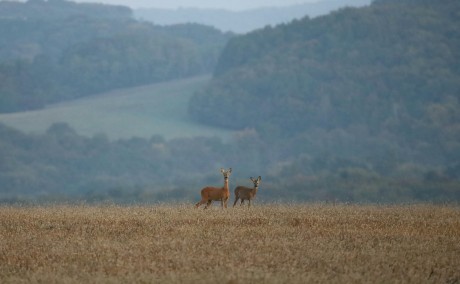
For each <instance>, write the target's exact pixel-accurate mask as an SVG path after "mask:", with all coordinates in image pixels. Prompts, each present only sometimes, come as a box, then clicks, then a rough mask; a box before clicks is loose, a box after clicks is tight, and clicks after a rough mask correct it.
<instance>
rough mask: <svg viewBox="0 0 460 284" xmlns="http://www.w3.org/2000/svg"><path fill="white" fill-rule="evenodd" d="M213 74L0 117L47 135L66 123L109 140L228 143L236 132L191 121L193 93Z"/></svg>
mask: <svg viewBox="0 0 460 284" xmlns="http://www.w3.org/2000/svg"><path fill="white" fill-rule="evenodd" d="M209 79H210V77H209V76H199V77H193V78H189V79H182V80H175V81H170V82H166V83H157V84H151V85H146V86H141V87H135V88H127V89H120V90H116V91H111V92H107V93H102V94H100V95H95V96H91V97H86V98H82V99H78V100H73V101H68V102H64V103H58V104H52V105H49V106H48V107H46V108H44V109H42V110H36V111H27V112H17V113H9V114H0V123H3V124H5V125H8V126H11V127H14V128H17V129H19V130H21V131H24V132H29V133H43V132H45V131H46V130H47V129H48V128H49V127H50V126H51V125H52V124H54V123H57V122H65V123H67V124H68V125H69V126H70V127H72V128H74V129H75V130H76V131H77V132H78V133H79V134H81V135H86V136H92V135H95V134H97V133H105V134H107V136H108V137H109V138H110V139H119V138H131V137H133V136H137V137H143V138H150V137H151V136H152V135H160V136H162V137H164V138H166V139H172V138H177V137H192V136H207V137H210V136H218V137H220V138H223V139H224V140H225V139H227V138H229V137H230V136H231V133H232V132H231V131H228V130H225V129H219V128H215V127H209V126H206V125H202V124H198V123H196V122H194V121H193V120H191V119H189V117H188V115H187V106H188V101H189V99H190V97H191V96H192V94H193V92H194V91H195V90H197V89H198V88H200V87H202V86H203V85H204V84H206V83H207V82H208V81H209Z"/></svg>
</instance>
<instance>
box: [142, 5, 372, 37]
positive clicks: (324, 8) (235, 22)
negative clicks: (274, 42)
mask: <svg viewBox="0 0 460 284" xmlns="http://www.w3.org/2000/svg"><path fill="white" fill-rule="evenodd" d="M370 3H371V0H323V1H318V2H315V3H305V4H299V5H293V6H288V7H266V8H259V9H253V10H247V11H228V10H219V9H196V8H179V9H176V10H168V9H154V8H145V9H136V10H134V16H135V17H136V18H137V19H141V20H147V21H151V22H153V23H155V24H158V25H171V24H177V23H200V24H204V25H209V26H213V27H216V28H218V29H220V30H222V31H232V32H236V33H246V32H249V31H252V30H255V29H259V28H263V27H265V26H267V25H276V24H281V23H286V22H290V21H292V20H294V19H300V18H303V17H305V16H309V17H316V16H320V15H325V14H327V13H329V12H331V11H333V10H337V9H339V8H342V7H346V6H349V7H361V6H365V5H369V4H370Z"/></svg>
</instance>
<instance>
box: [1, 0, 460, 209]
mask: <svg viewBox="0 0 460 284" xmlns="http://www.w3.org/2000/svg"><path fill="white" fill-rule="evenodd" d="M48 2H49V3H46V5H52V3H53V2H56V1H48ZM57 2H59V3H60V4H63V3H61V2H62V1H57ZM36 3H39V4H40V5H45V4H44V3H43V2H42V1H38V2H37V1H31V2H30V3H29V2H27V3H26V4H20V5H25V6H27V5H36ZM64 4H66V3H64ZM66 5H70V4H69V3H67V4H66ZM72 5H73V4H72ZM80 5H81V4H78V5H76V6H75V7H83V6H80ZM116 11H118V10H116ZM123 11H124V10H121V11H118V12H115V11H113V12H112V13H115V14H117V13H122V14H124V13H125V12H123ZM80 17H82V16H78V17H74V18H73V20H69V21H71V22H69V23H68V25H64V24H63V23H62V22H61V23H60V24H59V28H58V27H57V26H55V27H54V28H51V26H52V25H54V23H55V22H50V23H47V22H43V23H42V24H43V26H41V24H40V22H33V23H34V26H35V27H41V29H45V28H46V29H48V28H49V29H51V30H54V31H56V32H57V31H62V30H61V29H62V28H64V27H66V26H67V27H68V28H70V27H72V28H75V26H73V24H71V23H73V21H77V22H78V21H81V22H83V23H81V24H82V25H90V24H91V25H95V27H92V28H90V29H89V30H90V31H91V33H96V32H101V33H102V34H104V36H94V37H93V36H88V35H87V34H86V33H82V35H80V36H73V38H77V39H78V38H79V39H84V38H85V37H86V39H85V40H82V41H81V42H77V43H72V44H70V43H71V41H72V40H73V39H72V40H71V39H69V40H67V41H64V43H65V42H67V43H69V46H65V47H60V48H59V49H53V48H52V47H53V46H54V47H56V46H59V45H57V44H54V45H46V44H39V43H38V42H39V41H35V44H32V45H29V44H30V42H27V41H24V40H18V41H17V42H16V45H15V46H16V48H10V49H9V50H10V51H11V52H12V51H15V52H19V53H20V54H21V56H17V57H18V58H20V60H19V59H18V60H15V61H3V63H2V64H1V70H3V71H1V72H0V81H1V84H0V86H1V89H2V90H1V91H0V92H1V93H0V94H1V95H0V98H1V99H2V102H1V103H0V106H1V107H3V106H7V104H6V102H9V101H8V100H13V99H14V100H15V101H12V102H10V107H9V108H7V109H6V110H8V111H11V110H13V109H14V108H13V106H16V107H17V106H21V107H24V106H25V105H27V104H25V102H28V103H31V102H33V101H32V100H31V98H36V99H37V100H38V102H36V103H35V102H34V104H32V105H31V106H35V107H36V106H37V105H40V103H44V102H49V101H55V100H58V99H64V98H63V97H62V96H64V94H65V95H67V96H70V97H75V96H81V95H87V94H89V93H91V92H95V91H98V90H102V89H105V88H111V87H120V86H122V85H131V84H141V83H143V82H144V81H146V80H151V79H152V78H155V80H160V79H159V78H161V79H167V78H170V77H169V76H177V77H180V76H188V75H189V73H187V70H188V69H187V68H186V67H187V66H191V65H192V66H193V62H194V61H193V60H191V59H190V58H195V59H197V58H198V59H197V60H198V61H197V64H198V65H199V66H207V67H206V68H205V67H202V69H200V68H198V69H195V67H194V68H193V70H201V71H203V70H206V71H209V70H211V69H213V66H216V67H215V72H214V77H213V79H212V80H211V82H210V83H209V85H208V86H207V87H205V88H204V89H203V90H201V91H199V92H198V93H196V94H195V95H194V97H193V98H192V100H191V102H190V105H189V114H190V116H191V117H192V118H193V119H195V120H197V121H199V122H201V123H204V124H209V125H215V126H218V127H224V128H231V129H235V130H237V131H236V134H235V136H234V137H233V139H231V140H230V141H225V142H224V141H222V140H220V139H218V138H203V137H196V138H182V139H172V140H165V139H164V138H163V137H161V136H159V135H155V133H152V137H151V138H150V139H144V138H132V139H120V140H116V141H110V140H109V139H108V138H107V136H106V135H104V134H98V135H95V136H93V137H85V136H81V135H79V134H78V133H76V132H75V131H74V130H73V129H72V128H71V127H70V126H69V125H66V124H62V123H58V124H54V125H53V126H51V127H50V128H49V129H48V131H47V132H46V133H44V134H24V133H21V132H19V131H17V130H14V129H11V128H9V127H7V126H4V125H1V124H0V157H1V159H0V184H1V187H0V202H27V201H53V200H54V201H62V200H86V201H97V202H99V201H115V202H151V201H167V200H183V201H187V202H190V203H191V202H192V201H195V200H197V199H198V192H199V189H200V188H201V187H203V186H204V185H219V184H222V177H221V175H220V174H219V168H221V167H226V168H227V167H232V168H233V169H234V172H233V174H232V177H231V181H230V183H231V187H234V186H235V185H236V184H243V185H248V186H249V185H250V181H249V179H248V178H249V176H258V175H261V176H262V183H261V187H260V189H259V193H258V197H257V198H258V199H259V200H265V201H344V202H417V201H432V202H459V201H460V106H459V99H460V97H459V96H460V29H459V27H460V23H459V21H460V2H458V1H456V0H442V1H439V0H398V1H396V0H378V1H375V2H374V3H373V4H372V5H371V6H369V7H365V8H359V9H358V8H346V9H341V10H339V11H336V12H333V13H331V14H329V15H326V16H322V17H318V18H315V19H310V18H308V17H306V18H303V19H302V20H296V21H293V22H291V23H289V24H283V25H279V26H276V27H266V28H264V29H261V30H257V31H254V32H251V33H248V34H246V35H241V36H236V37H231V38H230V35H225V34H221V33H220V32H216V31H215V30H213V29H211V28H207V27H202V26H195V25H182V26H173V27H162V28H158V27H155V26H152V25H149V24H145V23H139V22H136V21H133V20H132V19H130V18H129V16H127V15H126V16H120V15H118V16H117V17H115V18H116V20H115V22H116V21H121V22H118V23H123V24H120V26H121V27H120V29H116V30H115V31H114V32H113V34H110V28H109V27H111V25H108V24H107V22H104V21H106V20H107V19H97V20H96V19H91V17H90V16H88V18H84V20H81V18H80ZM1 21H20V20H19V19H6V18H5V17H3V18H1ZM110 21H114V20H113V19H110ZM56 23H57V22H56ZM97 23H99V24H100V25H98V24H97ZM28 24H29V23H28V21H26V20H25V21H24V23H23V24H21V25H20V24H15V25H11V29H12V28H13V27H14V28H20V27H23V28H24V29H25V30H27V29H28V28H30V26H28ZM48 25H51V26H48ZM4 27H5V26H4V25H3V24H2V25H0V29H3V28H4ZM96 27H99V28H100V29H97V28H96ZM11 29H10V30H11ZM107 29H108V30H107ZM78 30H80V29H78ZM206 30H207V31H208V32H204V31H206ZM80 31H81V30H80ZM85 31H87V30H85ZM202 32H203V33H202ZM47 34H50V37H48V40H50V41H51V40H56V41H57V40H58V39H59V37H62V36H64V37H65V36H67V34H60V33H59V32H57V33H55V34H54V33H49V32H48V31H47ZM151 34H158V36H154V37H150V36H146V35H151ZM51 35H53V36H51ZM141 35H142V36H141ZM213 36H214V37H215V38H213ZM30 38H34V37H32V36H31V37H27V39H30ZM36 38H37V39H38V38H40V39H41V38H42V37H41V36H40V37H39V36H38V35H36ZM24 39H25V38H24ZM168 39H169V40H171V41H169V40H168ZM1 40H2V39H1V38H0V41H1ZM157 41H158V44H159V45H158V44H156V42H157ZM227 41H228V44H226V45H225V48H224V49H223V52H222V55H221V56H220V58H219V59H218V52H219V46H223V45H224V43H225V42H227ZM14 42H15V41H8V43H9V44H13V43H14ZM64 43H62V44H64ZM5 44H6V43H2V45H5ZM163 44H164V45H163ZM170 44H171V45H172V46H173V47H177V48H172V47H171V45H170ZM175 44H177V46H176V45H175ZM31 46H33V47H34V48H30V47H31ZM165 46H168V48H163V47H165ZM187 46H188V47H190V48H188V47H187ZM19 47H22V48H23V49H21V48H19ZM25 47H29V48H25ZM38 47H39V48H38ZM192 47H193V48H192ZM47 48H49V50H48V49H47ZM155 48H159V49H158V50H157V49H155ZM207 48H209V50H211V51H212V52H211V53H209V52H208V53H206V52H205V54H211V55H212V56H204V57H203V56H202V55H203V52H204V50H206V49H207ZM2 50H3V49H2ZM37 50H38V51H39V52H38V51H37ZM133 50H136V52H133ZM139 50H141V51H144V53H142V52H140V53H139V52H137V51H139ZM154 50H156V52H157V53H156V52H153V51H154ZM191 50H194V51H195V52H196V53H190V52H191ZM34 52H37V54H35V55H33V54H34ZM162 52H171V53H172V54H169V55H168V54H166V53H162ZM57 54H59V56H57ZM32 55H33V56H32ZM141 55H142V56H141ZM179 55H181V56H179ZM186 55H187V56H186ZM2 56H5V55H2ZM8 56H10V55H8ZM126 56H128V58H127V59H126V61H124V57H126ZM137 56H139V57H137ZM190 56H191V57H190ZM214 56H215V57H214ZM166 59H167V60H166ZM155 60H163V61H162V62H161V63H160V62H159V61H158V62H157V61H155ZM205 60H209V61H205ZM117 62H118V63H117ZM152 63H155V64H152ZM38 64H44V65H46V66H47V69H42V68H38V67H39V66H43V65H38ZM117 64H119V65H117ZM130 64H133V66H132V65H130ZM214 64H216V65H214ZM120 65H121V66H123V68H120V69H117V66H120ZM63 66H66V68H63V69H61V68H62V67H63ZM130 66H131V67H132V68H133V69H130V68H131V67H130ZM156 66H161V68H159V69H158V68H156ZM165 66H167V68H166V67H165ZM69 67H71V68H69ZM53 68H54V70H55V71H53ZM137 68H139V69H137ZM168 68H171V69H173V70H175V71H174V72H172V71H171V69H168ZM43 70H47V72H43ZM129 70H132V72H133V73H130V72H131V71H129ZM139 70H143V72H145V73H142V72H140V73H136V72H138V71H139ZM12 71H15V72H16V73H9V72H12ZM102 71H104V72H105V73H104V72H102ZM201 71H199V72H201ZM49 72H55V73H52V74H55V77H47V76H48V75H49ZM124 72H127V73H124ZM169 72H171V73H169ZM134 73H136V74H137V76H134V77H130V75H132V74H134ZM145 74H150V75H145ZM172 74H174V75H172ZM144 75H145V77H143V76H144ZM37 76H43V77H37ZM98 76H103V77H98ZM118 76H119V77H118ZM156 76H158V77H156ZM54 78H59V80H54ZM19 82H21V84H19ZM110 82H111V83H110ZM28 84H29V85H28ZM34 84H35V85H34ZM43 84H44V85H43ZM73 84H75V85H73ZM77 84H79V85H82V86H81V87H82V89H77V86H76V85H77ZM26 86H29V87H28V88H27V90H33V94H29V93H27V92H24V91H23V90H21V89H20V88H25V87H26ZM64 90H65V91H64ZM78 90H85V91H84V92H80V93H79V92H78ZM7 94H11V95H10V96H8V95H7ZM40 94H41V95H40ZM18 99H23V101H22V102H21V104H18V101H16V100H18Z"/></svg>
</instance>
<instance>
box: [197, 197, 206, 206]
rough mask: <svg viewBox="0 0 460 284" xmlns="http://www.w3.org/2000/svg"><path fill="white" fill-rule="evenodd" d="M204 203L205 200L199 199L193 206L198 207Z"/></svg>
mask: <svg viewBox="0 0 460 284" xmlns="http://www.w3.org/2000/svg"><path fill="white" fill-rule="evenodd" d="M205 203H206V200H204V199H201V200H200V201H199V202H198V203H197V204H195V208H198V207H200V206H201V205H202V204H205Z"/></svg>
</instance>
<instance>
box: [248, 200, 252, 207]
mask: <svg viewBox="0 0 460 284" xmlns="http://www.w3.org/2000/svg"><path fill="white" fill-rule="evenodd" d="M249 207H251V198H249V199H248V208H249Z"/></svg>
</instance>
